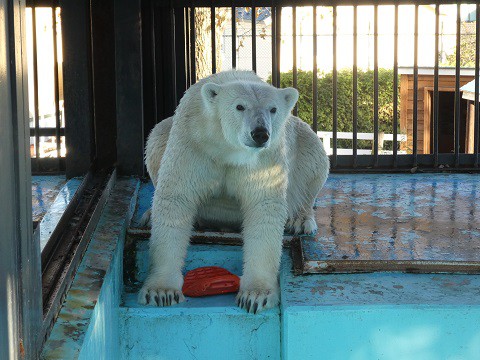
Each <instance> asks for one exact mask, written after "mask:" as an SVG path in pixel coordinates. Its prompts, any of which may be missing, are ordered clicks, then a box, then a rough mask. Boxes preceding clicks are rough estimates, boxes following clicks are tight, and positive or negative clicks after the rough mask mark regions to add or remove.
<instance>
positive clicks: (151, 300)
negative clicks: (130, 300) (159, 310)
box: [138, 287, 185, 307]
mask: <svg viewBox="0 0 480 360" xmlns="http://www.w3.org/2000/svg"><path fill="white" fill-rule="evenodd" d="M184 301H185V297H184V296H183V294H182V292H181V291H180V290H175V289H151V288H150V289H149V288H146V287H143V288H142V289H141V290H140V292H139V293H138V302H139V303H140V304H142V305H148V306H159V307H163V306H170V305H175V304H179V303H181V302H184Z"/></svg>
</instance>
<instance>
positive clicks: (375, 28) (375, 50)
mask: <svg viewBox="0 0 480 360" xmlns="http://www.w3.org/2000/svg"><path fill="white" fill-rule="evenodd" d="M373 63H374V65H373V133H374V135H373V137H374V139H373V156H374V157H375V159H374V163H375V167H377V166H378V145H379V144H378V140H379V139H378V5H375V6H374V12H373Z"/></svg>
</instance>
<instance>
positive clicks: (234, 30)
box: [232, 6, 237, 69]
mask: <svg viewBox="0 0 480 360" xmlns="http://www.w3.org/2000/svg"><path fill="white" fill-rule="evenodd" d="M236 20H237V9H236V7H235V6H232V69H235V68H236V67H237V21H236Z"/></svg>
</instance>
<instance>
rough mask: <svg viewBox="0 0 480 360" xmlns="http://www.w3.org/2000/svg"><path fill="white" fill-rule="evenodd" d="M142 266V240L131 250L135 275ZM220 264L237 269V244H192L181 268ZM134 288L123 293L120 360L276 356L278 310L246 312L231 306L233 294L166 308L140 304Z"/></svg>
mask: <svg viewBox="0 0 480 360" xmlns="http://www.w3.org/2000/svg"><path fill="white" fill-rule="evenodd" d="M147 265H148V254H147V246H146V242H140V244H139V249H138V251H137V270H138V273H137V278H138V279H139V280H140V282H141V281H143V280H144V278H145V275H146V270H147ZM209 265H214V266H221V267H224V268H226V269H227V270H229V271H231V272H232V273H234V274H237V275H241V273H242V250H241V247H237V246H220V245H215V246H213V245H192V246H190V248H189V253H188V256H187V260H186V266H185V269H186V271H188V270H191V269H195V268H197V267H201V266H209ZM136 295H137V294H136V291H133V292H131V293H126V294H124V307H123V308H122V309H121V324H123V326H122V329H121V334H120V339H121V348H122V349H123V351H124V359H137V358H143V359H144V358H150V359H154V358H155V359H279V358H280V332H279V329H280V314H279V309H278V308H275V309H270V310H268V311H265V312H262V313H260V314H258V315H253V314H248V313H246V312H245V311H244V310H241V309H239V308H238V307H237V306H236V304H235V294H225V295H219V296H209V297H204V298H188V297H187V301H186V302H184V303H181V304H178V305H174V306H171V307H166V308H156V307H148V306H141V305H139V304H138V303H137V302H136Z"/></svg>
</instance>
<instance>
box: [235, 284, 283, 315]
mask: <svg viewBox="0 0 480 360" xmlns="http://www.w3.org/2000/svg"><path fill="white" fill-rule="evenodd" d="M236 300H237V305H238V307H240V308H242V309H245V310H246V311H247V312H249V313H253V314H256V313H258V312H260V311H263V310H266V309H270V308H272V307H275V306H277V305H278V303H279V300H280V296H279V291H278V289H269V290H248V289H244V290H240V291H239V292H238V295H237V298H236Z"/></svg>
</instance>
